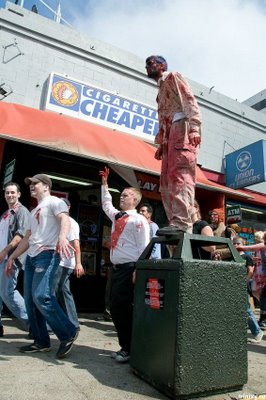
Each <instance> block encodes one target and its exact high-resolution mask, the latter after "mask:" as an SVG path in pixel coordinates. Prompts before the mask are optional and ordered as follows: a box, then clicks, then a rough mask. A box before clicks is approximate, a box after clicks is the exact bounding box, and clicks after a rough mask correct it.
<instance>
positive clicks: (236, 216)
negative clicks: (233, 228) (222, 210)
mask: <svg viewBox="0 0 266 400" xmlns="http://www.w3.org/2000/svg"><path fill="white" fill-rule="evenodd" d="M226 220H227V224H229V225H230V224H235V223H236V222H241V221H242V211H241V207H240V206H231V207H227V208H226Z"/></svg>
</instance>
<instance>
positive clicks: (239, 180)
mask: <svg viewBox="0 0 266 400" xmlns="http://www.w3.org/2000/svg"><path fill="white" fill-rule="evenodd" d="M225 161H226V169H225V176H226V186H228V187H231V188H233V189H239V188H243V187H246V186H250V185H255V184H257V183H260V182H265V181H266V140H259V141H258V142H255V143H252V144H250V145H249V146H246V147H243V148H242V149H240V150H237V151H234V152H233V153H230V154H228V155H226V156H225Z"/></svg>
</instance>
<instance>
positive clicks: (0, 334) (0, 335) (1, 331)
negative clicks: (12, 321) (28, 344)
mask: <svg viewBox="0 0 266 400" xmlns="http://www.w3.org/2000/svg"><path fill="white" fill-rule="evenodd" d="M3 336H4V327H3V325H0V337H3Z"/></svg>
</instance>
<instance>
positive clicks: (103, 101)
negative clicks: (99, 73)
mask: <svg viewBox="0 0 266 400" xmlns="http://www.w3.org/2000/svg"><path fill="white" fill-rule="evenodd" d="M45 108H46V109H48V110H51V111H55V112H58V113H61V114H66V115H69V116H71V117H75V118H79V119H83V120H85V121H90V122H93V123H96V124H100V125H104V126H106V127H108V128H111V129H117V130H119V131H121V132H126V133H130V134H131V135H134V136H138V137H140V138H142V139H144V140H146V141H149V142H152V143H153V142H154V136H155V135H156V134H157V132H158V117H157V111H156V110H155V109H153V108H151V107H149V106H147V105H144V104H142V103H138V102H136V101H133V100H130V99H128V98H125V97H121V96H119V95H118V94H115V93H112V92H108V91H106V90H104V89H100V88H97V87H95V86H92V85H88V84H84V83H82V82H79V81H76V80H74V79H69V78H66V77H65V76H63V75H60V74H55V73H52V74H51V76H50V80H49V88H48V93H47V98H46V104H45Z"/></svg>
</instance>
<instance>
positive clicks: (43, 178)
mask: <svg viewBox="0 0 266 400" xmlns="http://www.w3.org/2000/svg"><path fill="white" fill-rule="evenodd" d="M24 182H25V183H26V185H30V184H32V183H33V184H35V183H38V182H42V183H45V184H46V185H48V186H49V188H50V190H51V189H52V181H51V179H50V178H49V176H47V175H44V174H37V175H34V176H33V177H32V178H30V177H28V178H25V179H24Z"/></svg>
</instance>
